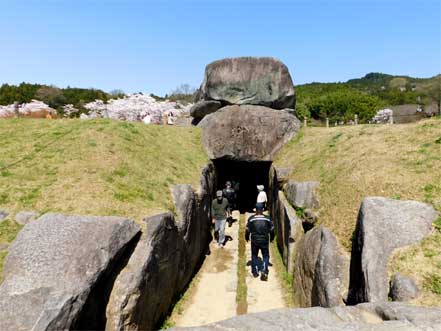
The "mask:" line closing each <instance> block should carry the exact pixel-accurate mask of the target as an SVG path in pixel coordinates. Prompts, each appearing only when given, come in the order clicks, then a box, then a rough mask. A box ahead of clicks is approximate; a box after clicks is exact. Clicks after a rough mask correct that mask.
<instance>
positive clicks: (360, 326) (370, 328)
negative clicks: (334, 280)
mask: <svg viewBox="0 0 441 331" xmlns="http://www.w3.org/2000/svg"><path fill="white" fill-rule="evenodd" d="M440 323H441V308H435V307H434V308H425V307H415V306H410V305H405V304H403V303H397V302H389V303H383V304H377V305H374V304H371V303H365V304H360V305H357V306H355V307H334V308H322V307H312V308H294V309H274V310H270V311H265V312H260V313H255V314H246V315H239V316H236V317H233V318H230V319H227V320H224V321H219V322H215V323H212V324H208V325H204V326H197V327H191V328H174V329H170V331H177V330H192V331H211V330H228V331H242V330H266V331H273V330H274V331H276V330H277V331H285V330H286V331H423V330H427V331H429V330H430V331H432V330H433V331H438V330H440Z"/></svg>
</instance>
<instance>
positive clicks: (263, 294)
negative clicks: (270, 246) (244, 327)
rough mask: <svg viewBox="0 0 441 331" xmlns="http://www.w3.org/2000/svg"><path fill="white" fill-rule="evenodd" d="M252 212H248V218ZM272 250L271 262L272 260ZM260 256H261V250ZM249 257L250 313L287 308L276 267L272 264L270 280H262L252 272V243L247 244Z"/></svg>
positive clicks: (247, 255)
mask: <svg viewBox="0 0 441 331" xmlns="http://www.w3.org/2000/svg"><path fill="white" fill-rule="evenodd" d="M251 215H252V214H249V213H247V214H246V220H248V217H250V216H251ZM271 253H272V252H271V251H270V262H271V258H272V256H271ZM259 256H261V254H260V252H259ZM246 257H247V280H246V281H247V287H248V299H247V300H248V313H256V312H261V311H266V310H270V309H277V308H285V307H286V306H285V300H284V299H283V292H282V291H283V289H282V286H281V285H280V281H279V279H278V278H277V275H276V274H275V270H274V268H273V267H272V266H271V265H270V267H269V276H268V281H266V282H264V281H261V280H260V278H254V277H253V276H252V274H251V244H250V243H249V242H248V243H247V244H246Z"/></svg>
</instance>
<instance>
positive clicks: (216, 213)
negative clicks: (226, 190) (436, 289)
mask: <svg viewBox="0 0 441 331" xmlns="http://www.w3.org/2000/svg"><path fill="white" fill-rule="evenodd" d="M227 208H228V200H227V199H225V198H224V197H223V196H222V191H217V192H216V199H214V200H213V202H212V203H211V217H212V218H213V224H214V237H215V238H216V240H217V244H218V246H219V247H221V248H223V247H224V245H225V224H226V222H227Z"/></svg>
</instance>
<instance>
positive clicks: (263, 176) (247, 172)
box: [213, 159, 271, 213]
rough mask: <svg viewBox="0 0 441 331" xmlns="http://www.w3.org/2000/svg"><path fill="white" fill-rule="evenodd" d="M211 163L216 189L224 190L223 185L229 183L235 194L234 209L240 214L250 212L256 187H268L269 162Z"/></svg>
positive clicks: (222, 160)
mask: <svg viewBox="0 0 441 331" xmlns="http://www.w3.org/2000/svg"><path fill="white" fill-rule="evenodd" d="M213 163H214V165H215V168H216V174H217V189H218V190H220V189H224V185H225V184H226V183H227V182H230V185H231V188H233V189H234V192H235V203H234V204H235V209H238V210H239V211H240V212H241V213H245V212H252V211H253V209H254V207H255V205H256V199H257V196H258V194H259V191H258V189H257V187H258V186H259V187H261V186H263V187H264V189H268V187H269V171H270V167H271V162H267V161H256V162H247V161H236V160H229V159H218V160H214V161H213Z"/></svg>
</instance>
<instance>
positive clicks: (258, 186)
mask: <svg viewBox="0 0 441 331" xmlns="http://www.w3.org/2000/svg"><path fill="white" fill-rule="evenodd" d="M264 188H265V187H264V186H263V185H257V189H258V190H259V191H263V189H264Z"/></svg>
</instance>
